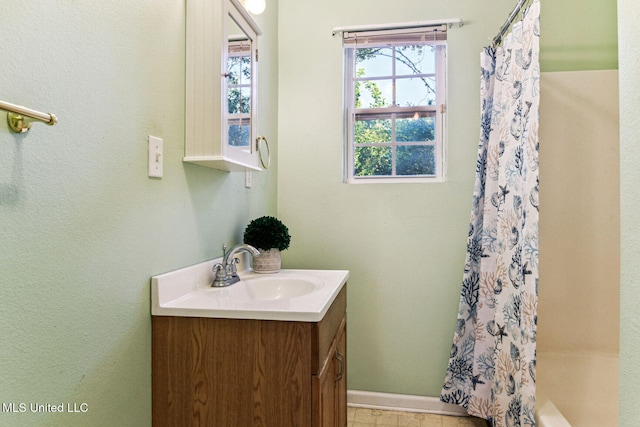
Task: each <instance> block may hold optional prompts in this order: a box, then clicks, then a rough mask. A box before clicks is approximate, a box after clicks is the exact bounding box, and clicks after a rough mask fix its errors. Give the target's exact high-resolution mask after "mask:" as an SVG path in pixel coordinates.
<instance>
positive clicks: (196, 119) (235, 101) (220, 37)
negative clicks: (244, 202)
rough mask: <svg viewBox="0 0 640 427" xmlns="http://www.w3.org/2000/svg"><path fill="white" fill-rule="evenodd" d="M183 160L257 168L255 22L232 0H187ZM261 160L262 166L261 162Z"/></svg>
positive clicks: (261, 145) (263, 149)
mask: <svg viewBox="0 0 640 427" xmlns="http://www.w3.org/2000/svg"><path fill="white" fill-rule="evenodd" d="M186 17H187V22H186V31H187V34H186V86H185V89H186V106H185V109H186V124H185V125H186V129H185V156H184V159H183V160H184V161H185V162H189V163H195V164H198V165H201V166H206V167H210V168H215V169H220V170H225V171H243V170H246V169H249V170H262V167H267V166H268V145H267V144H268V143H266V139H265V138H264V137H258V135H257V132H256V124H257V120H256V117H257V105H258V104H257V81H258V64H257V61H258V53H257V52H258V36H259V35H261V34H262V32H261V30H260V28H259V27H258V25H257V24H256V23H255V22H254V20H253V19H252V18H251V16H250V15H249V13H248V12H247V11H246V10H245V9H244V7H242V5H241V4H240V3H239V2H238V1H237V0H223V1H211V0H187V10H186ZM261 166H262V167H261Z"/></svg>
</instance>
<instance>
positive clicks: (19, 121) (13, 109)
mask: <svg viewBox="0 0 640 427" xmlns="http://www.w3.org/2000/svg"><path fill="white" fill-rule="evenodd" d="M0 109H2V110H5V111H9V113H7V122H9V127H10V128H11V130H12V131H14V132H16V133H23V132H26V131H28V130H29V129H31V121H29V120H26V119H25V117H29V118H31V119H36V120H40V121H42V122H45V123H46V124H48V125H50V126H53V125H55V124H56V122H57V121H58V119H57V117H56V115H55V114H47V113H41V112H39V111H35V110H32V109H30V108H26V107H23V106H21V105H15V104H10V103H8V102H4V101H0Z"/></svg>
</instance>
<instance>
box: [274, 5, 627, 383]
mask: <svg viewBox="0 0 640 427" xmlns="http://www.w3.org/2000/svg"><path fill="white" fill-rule="evenodd" d="M279 3H280V17H279V19H280V25H279V31H280V33H279V48H280V89H279V90H280V110H279V111H280V118H281V120H280V127H279V132H278V134H279V142H280V148H281V152H280V156H279V160H280V169H279V173H278V213H279V215H280V216H281V217H282V218H283V220H284V221H285V222H286V223H287V224H288V225H289V226H290V229H291V232H292V236H293V240H292V246H291V248H290V250H289V251H287V252H286V253H285V255H284V262H285V265H287V266H296V267H321V268H341V269H342V268H344V269H349V270H350V271H351V279H350V281H349V292H348V299H349V302H348V317H349V321H348V337H349V338H348V355H349V356H348V357H349V377H348V387H349V388H350V389H354V390H366V391H377V392H387V393H402V394H416V395H424V396H438V395H439V394H440V388H441V386H442V380H443V376H444V372H445V369H446V364H447V361H448V356H449V349H450V347H451V339H452V337H453V330H454V327H455V321H456V313H457V308H458V299H459V292H460V287H461V278H462V270H463V267H464V255H465V245H466V235H467V230H468V222H469V214H470V209H471V195H472V192H473V181H474V171H475V163H476V156H477V141H478V135H479V126H478V125H479V102H480V101H479V53H480V51H481V49H482V47H483V46H484V45H485V44H488V42H489V41H490V39H491V38H492V37H493V36H494V35H495V34H496V32H497V30H498V28H499V27H500V26H501V25H502V23H503V22H504V20H505V18H506V17H507V16H508V14H509V12H510V11H511V9H512V8H513V6H514V5H515V1H513V0H499V1H496V0H481V1H474V2H469V1H464V0H450V1H446V2H442V1H437V0H422V1H415V0H399V1H394V2H374V3H375V6H376V7H373V6H372V5H373V4H374V3H372V2H371V1H366V0H355V1H350V2H343V1H340V0H325V1H322V2H317V1H311V0H280V2H279ZM585 3H588V5H587V4H585ZM542 10H543V12H542V13H543V15H542V22H541V27H542V30H541V31H542V37H541V43H542V46H541V58H542V64H541V65H542V70H544V71H560V70H582V69H602V68H605V69H606V68H617V48H616V3H615V0H607V1H604V2H603V1H601V0H590V1H589V2H584V1H582V2H577V1H573V0H571V1H570V0H564V1H552V2H549V1H545V0H542ZM569 12H570V13H569ZM304 16H313V19H301V17H304ZM446 18H462V19H464V21H465V25H464V26H463V27H462V28H453V29H451V30H450V31H449V33H448V39H449V42H448V63H449V81H448V113H449V115H448V147H447V149H448V153H447V156H448V170H447V182H446V183H444V184H374V185H371V184H368V185H364V184H363V185H347V184H343V183H342V182H341V179H342V176H341V173H342V112H341V105H342V83H341V81H342V74H341V71H342V66H341V63H342V49H341V40H340V38H339V36H336V37H332V36H331V29H332V28H333V27H337V26H345V25H361V24H376V23H392V22H404V21H416V20H432V19H446ZM586 32H589V34H586Z"/></svg>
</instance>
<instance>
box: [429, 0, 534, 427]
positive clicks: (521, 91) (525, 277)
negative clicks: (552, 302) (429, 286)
mask: <svg viewBox="0 0 640 427" xmlns="http://www.w3.org/2000/svg"><path fill="white" fill-rule="evenodd" d="M539 23H540V3H539V0H535V1H534V2H533V3H532V5H531V6H530V7H529V8H527V10H526V11H525V13H524V17H523V19H522V21H521V22H518V23H516V24H514V26H513V27H512V31H511V33H510V34H508V35H507V36H506V37H505V38H504V41H503V44H502V46H499V47H497V48H495V49H493V48H485V49H484V51H483V52H482V54H481V126H480V144H479V146H478V162H477V166H476V181H475V187H474V193H473V207H472V210H471V222H470V228H469V235H468V241H467V255H466V260H465V269H464V275H463V280H462V291H461V294H460V305H459V311H458V320H457V325H456V330H455V334H454V339H453V345H452V348H451V355H450V359H449V365H448V368H447V373H446V377H445V381H444V386H443V389H442V394H441V400H442V401H444V402H448V403H454V404H457V405H461V406H463V407H465V408H466V409H467V411H468V412H469V414H471V415H475V416H478V417H482V418H485V419H487V420H490V421H491V423H492V425H493V426H495V427H502V426H508V427H511V426H523V427H524V426H531V427H534V426H535V417H534V407H535V371H536V322H537V318H536V311H537V300H538V296H537V295H538V292H537V284H538V205H539V202H538V200H539V199H538V146H539V140H538V121H539V112H538V110H539V94H540V90H539V88H540V80H539V78H540V67H539V39H540V29H539Z"/></svg>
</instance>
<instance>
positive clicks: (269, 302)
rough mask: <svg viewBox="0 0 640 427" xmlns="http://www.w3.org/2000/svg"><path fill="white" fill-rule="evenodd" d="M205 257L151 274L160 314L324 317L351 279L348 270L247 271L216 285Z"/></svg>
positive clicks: (155, 310) (154, 303) (153, 306)
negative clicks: (224, 284) (226, 283)
mask: <svg viewBox="0 0 640 427" xmlns="http://www.w3.org/2000/svg"><path fill="white" fill-rule="evenodd" d="M219 261H220V260H219V259H216V260H211V261H207V262H203V263H200V264H196V265H193V266H190V267H186V268H183V269H180V270H176V271H172V272H170V273H166V274H161V275H158V276H154V277H152V278H151V314H152V315H154V316H183V317H217V318H233V319H263V320H286V321H307V322H318V321H320V320H321V319H322V318H323V317H324V315H325V313H326V312H327V310H328V309H329V306H330V305H331V303H332V302H333V300H334V299H335V297H336V296H337V295H338V293H339V292H340V290H341V289H342V287H343V286H344V284H345V283H346V281H347V279H348V277H349V272H348V271H346V270H281V271H280V272H278V273H275V274H257V273H253V272H252V271H245V272H241V273H240V274H239V275H240V281H239V282H237V283H235V284H233V285H231V286H228V287H224V288H213V287H211V286H210V285H211V282H212V280H213V273H212V272H211V266H212V265H213V264H214V263H215V262H219Z"/></svg>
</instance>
